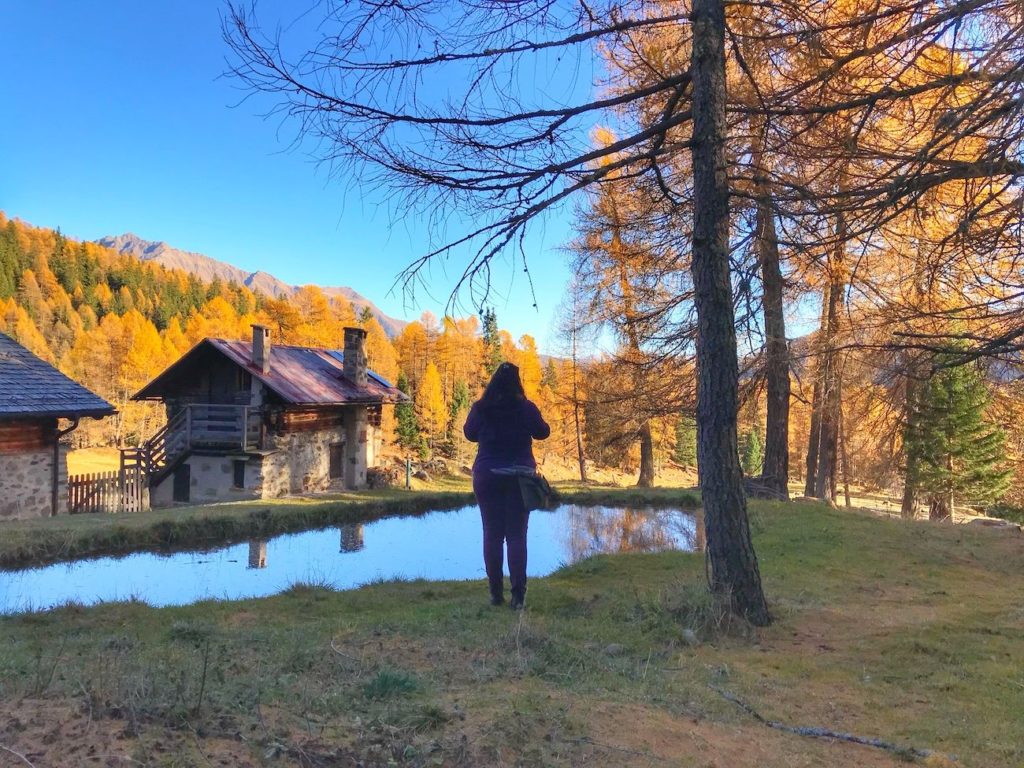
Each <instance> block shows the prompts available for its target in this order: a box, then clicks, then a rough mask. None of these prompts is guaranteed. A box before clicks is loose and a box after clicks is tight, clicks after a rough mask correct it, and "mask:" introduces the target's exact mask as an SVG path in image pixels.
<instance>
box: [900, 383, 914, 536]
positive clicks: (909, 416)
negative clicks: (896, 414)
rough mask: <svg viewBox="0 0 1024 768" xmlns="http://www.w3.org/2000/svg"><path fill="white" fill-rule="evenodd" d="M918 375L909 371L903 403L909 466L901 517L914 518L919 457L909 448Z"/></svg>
mask: <svg viewBox="0 0 1024 768" xmlns="http://www.w3.org/2000/svg"><path fill="white" fill-rule="evenodd" d="M917 388H918V382H917V376H916V375H915V372H914V370H913V368H912V367H910V368H909V370H908V371H907V383H906V386H905V400H904V405H903V451H904V453H905V454H906V463H907V466H906V468H905V469H904V474H903V500H902V503H901V504H900V517H902V518H903V519H904V520H913V519H914V518H915V517H917V457H916V456H914V455H913V454H912V453H911V452H910V451H909V450H908V448H907V446H908V445H909V443H910V441H909V440H908V437H909V435H910V433H911V432H912V431H913V430H914V428H915V425H916V419H917Z"/></svg>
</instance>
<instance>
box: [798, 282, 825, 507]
mask: <svg viewBox="0 0 1024 768" xmlns="http://www.w3.org/2000/svg"><path fill="white" fill-rule="evenodd" d="M828 305H829V286H828V285H826V286H825V288H824V289H823V290H822V292H821V323H820V325H819V326H818V328H819V330H818V335H817V338H816V339H815V341H814V348H815V357H816V358H817V362H816V364H815V370H814V388H813V389H812V390H811V428H810V431H809V432H808V433H807V461H806V466H807V477H805V478H804V496H809V497H811V496H814V494H815V488H816V486H817V480H818V448H819V445H820V443H821V393H822V389H823V386H822V383H823V382H824V380H825V358H824V356H823V355H822V344H821V340H822V337H823V336H824V334H825V325H826V324H827V323H828Z"/></svg>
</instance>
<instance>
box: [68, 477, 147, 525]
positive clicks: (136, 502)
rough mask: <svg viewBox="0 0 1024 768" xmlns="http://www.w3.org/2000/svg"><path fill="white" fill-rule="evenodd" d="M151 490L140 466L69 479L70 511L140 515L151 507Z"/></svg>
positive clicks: (73, 513) (73, 512) (75, 513)
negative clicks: (134, 513) (149, 497)
mask: <svg viewBox="0 0 1024 768" xmlns="http://www.w3.org/2000/svg"><path fill="white" fill-rule="evenodd" d="M148 496H149V488H148V486H147V484H146V477H145V474H144V473H143V471H142V469H141V467H138V466H128V467H124V468H123V469H122V470H121V471H120V472H90V473H88V474H84V475H70V476H69V477H68V512H69V513H70V514H72V515H78V514H84V513H87V512H108V513H117V512H141V511H142V510H144V509H147V508H148V507H149V504H148V503H147V502H148Z"/></svg>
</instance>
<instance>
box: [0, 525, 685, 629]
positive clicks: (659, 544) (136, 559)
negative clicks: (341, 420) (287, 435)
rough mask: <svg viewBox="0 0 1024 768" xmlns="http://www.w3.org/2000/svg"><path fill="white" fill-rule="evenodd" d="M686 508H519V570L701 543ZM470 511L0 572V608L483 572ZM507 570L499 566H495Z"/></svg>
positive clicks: (162, 599) (239, 595)
mask: <svg viewBox="0 0 1024 768" xmlns="http://www.w3.org/2000/svg"><path fill="white" fill-rule="evenodd" d="M700 533H701V532H700V531H699V529H698V526H697V523H696V520H695V518H694V516H693V515H692V514H690V513H686V512H678V511H673V510H653V509H616V508H609V507H577V506H563V507H560V508H559V509H557V510H555V511H554V512H534V513H533V514H532V515H531V516H530V530H529V539H528V546H529V563H528V573H529V575H530V576H545V575H547V574H549V573H551V572H553V571H556V570H558V569H559V568H560V567H562V566H563V565H567V564H571V563H575V562H578V561H580V560H582V559H584V558H587V557H590V556H591V555H594V554H600V553H616V552H655V551H662V550H667V549H679V550H691V551H692V550H696V549H700V548H701V544H702V537H701V535H700ZM480 550H481V531H480V512H479V510H478V509H477V507H466V508H464V509H460V510H456V511H453V512H433V513H431V514H427V515H423V516H422V517H400V518H389V519H384V520H378V521H375V522H370V523H365V524H359V523H349V524H345V525H342V526H340V527H333V528H325V529H320V530H315V531H306V532H304V533H295V534H287V535H283V536H278V537H275V538H273V539H269V540H254V541H250V542H248V543H247V544H237V545H233V546H228V547H224V548H221V549H215V550H209V551H201V552H199V551H197V552H180V553H175V554H169V555H163V554H154V553H138V554H134V555H128V556H125V557H118V558H113V557H103V558H96V559H92V560H79V561H76V562H71V563H60V564H57V565H50V566H46V567H43V568H31V569H25V570H18V571H0V613H4V614H10V613H18V612H23V611H32V610H45V609H48V608H52V607H55V606H59V605H64V604H66V603H69V602H76V603H81V604H84V605H89V604H93V603H97V602H106V601H114V600H127V599H135V600H141V601H143V602H145V603H148V604H149V605H153V606H165V605H187V604H189V603H195V602H198V601H200V600H205V599H222V600H238V599H245V598H252V597H264V596H267V595H273V594H277V593H279V592H281V591H283V590H285V589H287V588H288V587H290V586H292V585H293V584H297V583H313V584H318V585H323V586H329V587H331V588H334V589H351V588H354V587H358V586H360V585H362V584H366V583H368V582H372V581H377V580H389V579H434V580H456V579H484V578H485V576H484V569H483V560H482V556H481V554H480ZM506 573H507V569H506Z"/></svg>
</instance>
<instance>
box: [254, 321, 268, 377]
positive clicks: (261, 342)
mask: <svg viewBox="0 0 1024 768" xmlns="http://www.w3.org/2000/svg"><path fill="white" fill-rule="evenodd" d="M252 364H253V365H255V366H256V367H257V368H259V369H260V370H261V371H263V373H264V374H267V373H270V329H269V328H267V327H266V326H265V325H256V324H253V326H252Z"/></svg>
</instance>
